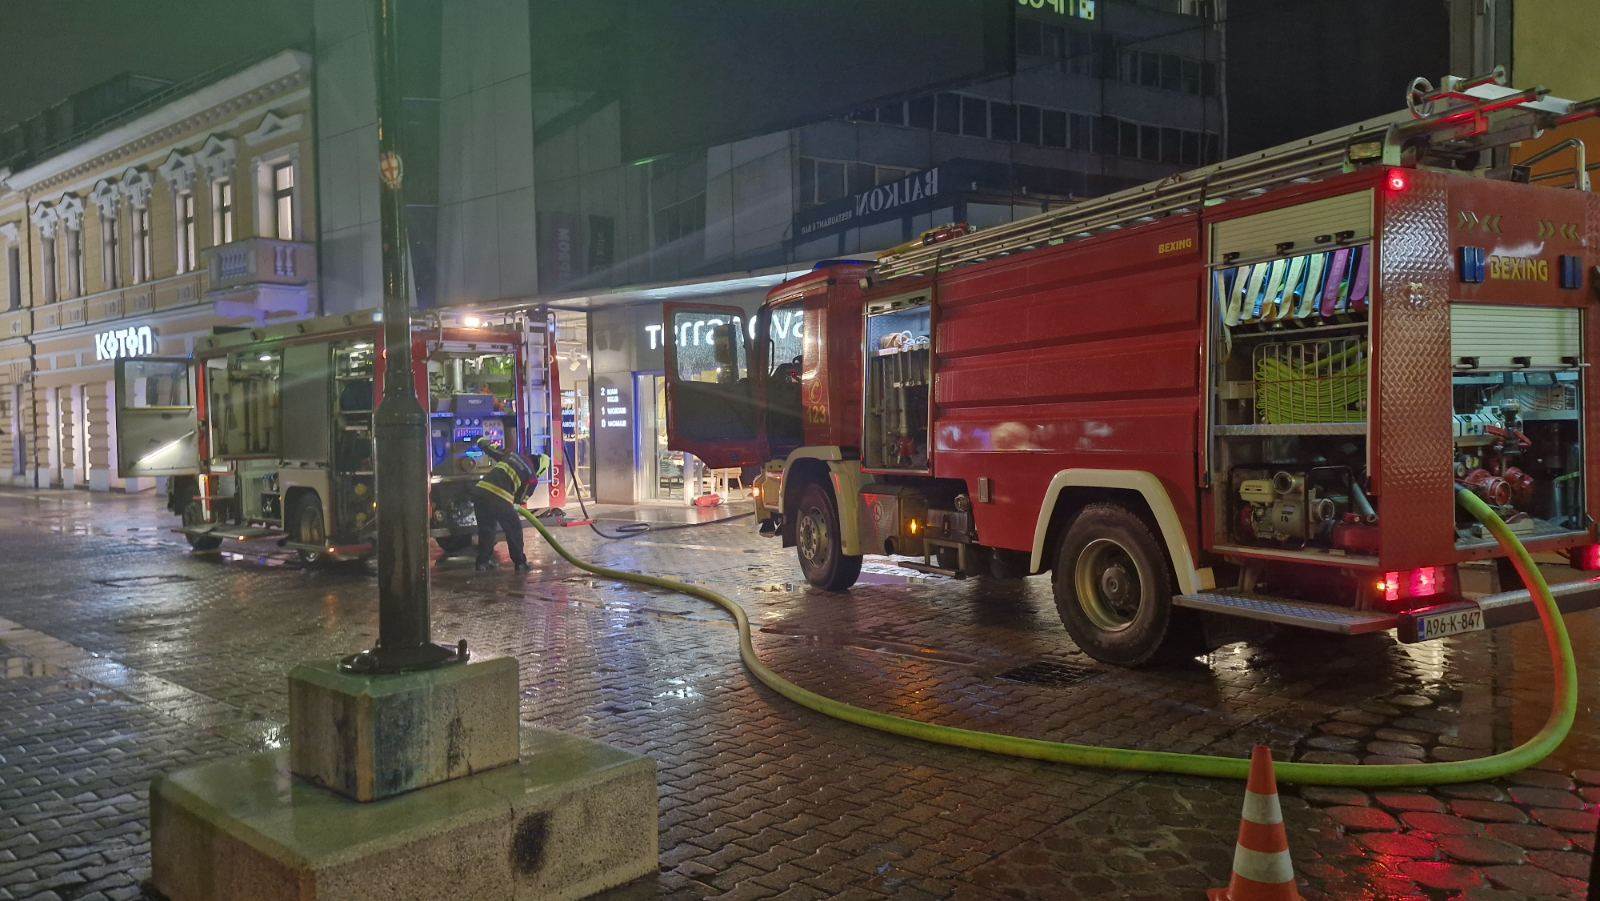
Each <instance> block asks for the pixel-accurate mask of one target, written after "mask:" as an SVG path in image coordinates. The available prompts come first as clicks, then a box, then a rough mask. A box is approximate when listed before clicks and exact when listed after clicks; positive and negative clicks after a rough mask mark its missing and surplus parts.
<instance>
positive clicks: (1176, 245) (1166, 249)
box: [1156, 238, 1194, 254]
mask: <svg viewBox="0 0 1600 901" xmlns="http://www.w3.org/2000/svg"><path fill="white" fill-rule="evenodd" d="M1193 246H1194V239H1193V238H1179V239H1178V240H1176V241H1166V242H1163V243H1161V244H1159V245H1157V247H1156V253H1158V254H1163V253H1176V252H1177V251H1180V250H1188V249H1189V248H1191V247H1193Z"/></svg>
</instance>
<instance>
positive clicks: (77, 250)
mask: <svg viewBox="0 0 1600 901" xmlns="http://www.w3.org/2000/svg"><path fill="white" fill-rule="evenodd" d="M82 293H83V232H81V231H79V230H78V229H75V228H69V229H67V296H68V297H77V296H78V295H80V294H82Z"/></svg>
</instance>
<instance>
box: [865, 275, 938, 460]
mask: <svg viewBox="0 0 1600 901" xmlns="http://www.w3.org/2000/svg"><path fill="white" fill-rule="evenodd" d="M866 320H867V321H866V365H865V367H864V371H865V373H866V381H865V386H864V387H865V390H866V403H864V404H863V405H862V417H863V419H864V423H863V425H864V426H865V428H863V429H862V432H861V444H862V447H861V458H862V463H863V464H864V465H865V466H866V467H867V468H869V469H891V470H904V471H907V472H926V471H928V468H929V466H928V464H929V457H928V448H929V446H930V443H931V438H932V431H931V413H932V404H931V400H932V398H931V391H932V387H933V328H932V326H933V305H932V303H931V302H930V300H929V297H928V295H926V294H916V295H912V296H909V297H899V298H894V299H891V300H883V301H877V302H874V303H871V304H868V305H867V309H866Z"/></svg>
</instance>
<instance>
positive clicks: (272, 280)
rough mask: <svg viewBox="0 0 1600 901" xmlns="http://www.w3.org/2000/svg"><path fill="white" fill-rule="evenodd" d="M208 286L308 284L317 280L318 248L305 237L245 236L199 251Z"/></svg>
mask: <svg viewBox="0 0 1600 901" xmlns="http://www.w3.org/2000/svg"><path fill="white" fill-rule="evenodd" d="M200 260H201V262H202V263H203V264H204V266H205V270H206V290H207V291H223V290H230V289H233V288H241V287H246V286H249V285H305V284H309V283H311V282H314V281H316V278H317V251H316V247H315V246H314V245H311V244H308V243H305V242H302V241H279V240H277V239H276V238H245V239H243V240H241V241H234V242H233V243H231V244H223V245H221V246H218V247H207V248H205V249H203V250H201V251H200Z"/></svg>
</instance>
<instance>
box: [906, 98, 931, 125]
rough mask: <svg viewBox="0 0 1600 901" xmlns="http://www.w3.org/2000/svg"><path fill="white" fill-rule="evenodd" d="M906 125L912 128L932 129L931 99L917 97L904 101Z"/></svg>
mask: <svg viewBox="0 0 1600 901" xmlns="http://www.w3.org/2000/svg"><path fill="white" fill-rule="evenodd" d="M906 124H907V125H909V126H911V127H912V128H932V127H933V98H932V97H917V98H915V99H913V100H907V101H906Z"/></svg>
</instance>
